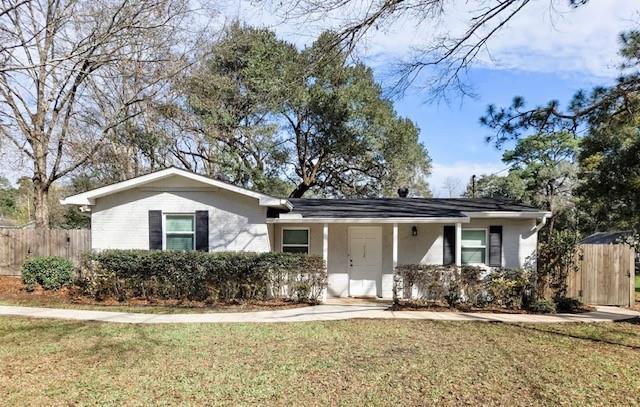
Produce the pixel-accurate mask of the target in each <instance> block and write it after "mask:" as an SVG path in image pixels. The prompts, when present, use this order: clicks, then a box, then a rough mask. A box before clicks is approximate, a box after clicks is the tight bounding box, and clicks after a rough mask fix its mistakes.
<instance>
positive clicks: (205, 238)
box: [196, 211, 209, 252]
mask: <svg viewBox="0 0 640 407" xmlns="http://www.w3.org/2000/svg"><path fill="white" fill-rule="evenodd" d="M196 250H198V251H201V252H208V251H209V211H196Z"/></svg>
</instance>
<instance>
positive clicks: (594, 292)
mask: <svg viewBox="0 0 640 407" xmlns="http://www.w3.org/2000/svg"><path fill="white" fill-rule="evenodd" d="M634 256H635V253H634V250H633V248H632V247H631V246H629V245H626V244H582V245H580V250H579V254H578V256H577V258H576V261H577V263H578V266H579V267H578V268H577V269H578V270H577V271H576V272H570V273H569V276H568V279H567V295H568V296H569V297H572V298H577V299H579V300H580V301H582V302H583V303H585V304H594V305H620V306H630V305H633V303H634V300H635V298H634V296H635V282H634V279H635V276H634V272H635V265H634Z"/></svg>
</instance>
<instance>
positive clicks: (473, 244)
mask: <svg viewBox="0 0 640 407" xmlns="http://www.w3.org/2000/svg"><path fill="white" fill-rule="evenodd" d="M460 248H461V251H462V264H484V263H486V258H487V230H486V229H462V243H461V245H460Z"/></svg>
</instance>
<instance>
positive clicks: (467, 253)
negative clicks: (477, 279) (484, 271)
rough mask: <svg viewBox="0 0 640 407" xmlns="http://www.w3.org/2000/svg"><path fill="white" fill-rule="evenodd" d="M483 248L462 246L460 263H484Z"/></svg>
mask: <svg viewBox="0 0 640 407" xmlns="http://www.w3.org/2000/svg"><path fill="white" fill-rule="evenodd" d="M484 254H485V249H471V248H464V247H463V248H462V264H469V263H484V262H485V259H484Z"/></svg>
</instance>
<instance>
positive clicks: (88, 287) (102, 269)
mask: <svg viewBox="0 0 640 407" xmlns="http://www.w3.org/2000/svg"><path fill="white" fill-rule="evenodd" d="M326 278H327V276H326V270H325V266H324V261H323V259H322V257H319V256H313V255H301V254H291V253H239V252H215V253H204V252H172V251H142V250H106V251H102V252H99V253H88V254H86V256H85V259H84V261H83V267H82V270H81V276H80V285H81V288H82V289H83V291H84V292H85V293H86V294H88V295H91V296H92V297H94V298H96V299H104V298H106V297H115V298H117V299H119V300H125V299H126V298H131V297H146V298H148V299H153V298H162V299H192V300H200V301H218V300H222V301H232V300H249V299H265V298H269V297H282V298H288V299H295V300H298V301H311V302H313V301H317V300H318V299H319V297H320V295H321V294H322V290H323V289H324V288H325V287H326Z"/></svg>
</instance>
